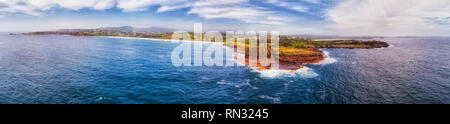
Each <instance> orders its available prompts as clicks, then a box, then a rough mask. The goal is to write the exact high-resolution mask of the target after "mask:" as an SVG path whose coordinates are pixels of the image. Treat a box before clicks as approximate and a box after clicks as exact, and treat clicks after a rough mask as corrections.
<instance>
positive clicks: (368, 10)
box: [324, 0, 450, 35]
mask: <svg viewBox="0 0 450 124" xmlns="http://www.w3.org/2000/svg"><path fill="white" fill-rule="evenodd" d="M449 5H450V1H449V0H341V1H339V2H338V3H337V5H336V6H335V7H332V8H330V9H329V10H328V11H327V12H326V14H325V15H324V17H325V18H327V19H328V20H330V21H332V22H333V24H332V25H331V27H332V28H334V29H337V30H339V31H340V32H342V33H347V34H358V35H367V34H361V33H360V32H365V33H370V35H415V34H426V33H438V34H442V33H448V31H449V29H450V27H449V25H448V22H449V17H450V6H449ZM445 31H447V32H445Z"/></svg>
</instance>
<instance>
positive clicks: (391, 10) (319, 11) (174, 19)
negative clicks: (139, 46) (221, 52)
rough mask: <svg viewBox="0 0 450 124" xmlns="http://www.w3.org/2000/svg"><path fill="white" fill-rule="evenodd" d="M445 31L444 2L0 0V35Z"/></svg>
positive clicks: (448, 23)
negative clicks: (154, 30) (134, 30)
mask: <svg viewBox="0 0 450 124" xmlns="http://www.w3.org/2000/svg"><path fill="white" fill-rule="evenodd" d="M194 23H203V27H204V30H205V31H209V30H219V31H228V30H243V31H280V32H281V33H282V34H306V35H342V36H450V0H0V32H30V31H47V30H56V29H89V28H100V27H114V26H134V27H141V28H144V27H165V28H173V29H177V30H186V31H191V30H193V26H194Z"/></svg>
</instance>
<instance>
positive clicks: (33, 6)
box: [0, 0, 115, 16]
mask: <svg viewBox="0 0 450 124" xmlns="http://www.w3.org/2000/svg"><path fill="white" fill-rule="evenodd" d="M114 4H115V0H86V1H83V2H80V1H79V0H0V12H3V13H23V14H28V15H35V16H37V15H41V14H43V13H44V12H45V11H47V10H50V9H52V8H65V9H71V10H80V9H83V8H89V9H93V10H104V9H108V8H111V7H113V6H114Z"/></svg>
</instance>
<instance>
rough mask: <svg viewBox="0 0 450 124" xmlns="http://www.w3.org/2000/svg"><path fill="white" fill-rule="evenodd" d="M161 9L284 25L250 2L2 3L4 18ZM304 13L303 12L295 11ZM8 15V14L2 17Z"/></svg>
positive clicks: (47, 0) (69, 0)
mask: <svg viewBox="0 0 450 124" xmlns="http://www.w3.org/2000/svg"><path fill="white" fill-rule="evenodd" d="M152 6H153V7H158V10H157V12H158V13H163V12H168V11H173V10H177V9H181V8H189V9H190V11H189V12H188V14H194V15H198V16H199V17H203V18H206V19H219V18H223V19H237V20H241V21H244V22H247V23H257V24H269V25H280V24H284V22H283V20H281V19H274V18H282V17H278V16H277V15H276V14H275V13H274V12H271V11H268V10H265V8H261V7H257V6H252V5H250V3H249V0H83V1H80V0H0V15H2V16H4V15H5V13H6V14H8V13H9V14H15V13H22V14H27V15H34V16H39V15H42V14H44V13H45V12H46V11H49V10H52V9H57V8H63V9H70V10H75V11H76V10H80V9H92V10H105V9H110V8H114V7H115V8H119V9H122V10H123V11H124V12H136V11H146V10H147V9H148V8H149V7H152ZM295 9H297V10H299V11H302V8H295ZM1 13H4V14H1Z"/></svg>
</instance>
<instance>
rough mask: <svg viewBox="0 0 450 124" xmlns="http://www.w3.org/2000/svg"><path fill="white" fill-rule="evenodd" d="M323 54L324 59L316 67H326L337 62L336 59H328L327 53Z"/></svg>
mask: <svg viewBox="0 0 450 124" xmlns="http://www.w3.org/2000/svg"><path fill="white" fill-rule="evenodd" d="M323 53H324V54H325V59H324V60H323V61H322V62H320V63H319V64H318V65H328V64H333V63H336V62H337V59H335V58H331V57H330V53H329V52H328V51H323Z"/></svg>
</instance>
